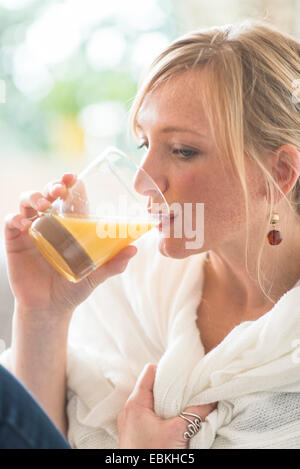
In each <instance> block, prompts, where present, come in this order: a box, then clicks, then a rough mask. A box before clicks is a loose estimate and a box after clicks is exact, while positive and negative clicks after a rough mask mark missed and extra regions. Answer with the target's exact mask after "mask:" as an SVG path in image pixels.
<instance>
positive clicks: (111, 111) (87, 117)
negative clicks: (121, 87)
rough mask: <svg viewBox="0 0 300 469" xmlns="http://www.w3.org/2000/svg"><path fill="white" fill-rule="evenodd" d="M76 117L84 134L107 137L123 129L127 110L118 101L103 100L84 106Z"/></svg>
mask: <svg viewBox="0 0 300 469" xmlns="http://www.w3.org/2000/svg"><path fill="white" fill-rule="evenodd" d="M78 119H79V122H80V124H81V125H82V127H83V129H84V132H85V134H86V135H88V136H92V137H102V138H108V137H113V136H115V135H116V134H117V133H122V132H123V131H124V128H125V124H126V119H127V111H126V109H125V106H124V105H123V104H122V103H120V102H117V101H104V102H101V103H97V104H91V105H90V106H87V107H85V108H84V109H83V110H82V111H81V112H80V114H79V117H78Z"/></svg>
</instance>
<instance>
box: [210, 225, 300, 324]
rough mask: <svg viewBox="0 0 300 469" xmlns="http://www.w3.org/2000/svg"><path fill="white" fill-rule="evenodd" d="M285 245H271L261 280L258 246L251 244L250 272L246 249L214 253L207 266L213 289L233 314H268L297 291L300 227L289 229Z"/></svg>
mask: <svg viewBox="0 0 300 469" xmlns="http://www.w3.org/2000/svg"><path fill="white" fill-rule="evenodd" d="M285 226H286V229H285V231H284V232H282V236H283V241H282V243H281V244H279V245H278V246H271V245H269V244H267V241H266V245H265V247H264V249H263V252H262V255H261V268H260V279H261V283H262V286H263V288H264V291H265V293H266V294H267V296H266V294H265V293H264V292H263V291H262V289H261V287H260V285H259V282H258V279H257V262H258V252H257V244H258V243H252V245H251V244H249V251H248V271H247V268H246V257H245V252H244V251H245V247H244V246H245V245H244V244H243V243H230V244H229V245H227V246H222V247H221V248H220V249H216V250H213V251H210V256H209V261H208V265H207V269H208V277H209V279H210V285H212V286H213V288H214V291H218V294H219V295H220V297H221V298H222V296H223V297H224V298H226V300H228V299H229V298H230V304H231V306H232V309H233V311H234V310H235V311H238V312H239V314H244V315H247V314H249V313H256V312H260V311H261V312H262V314H264V312H266V311H268V310H269V309H271V308H272V306H273V305H274V304H275V303H276V302H277V301H278V300H279V299H280V298H281V296H282V295H283V294H284V293H285V292H287V291H288V290H290V289H291V288H293V286H294V285H295V284H296V283H297V281H298V280H299V278H300V223H299V221H298V220H297V222H296V223H294V224H293V223H292V224H290V227H289V228H288V225H285Z"/></svg>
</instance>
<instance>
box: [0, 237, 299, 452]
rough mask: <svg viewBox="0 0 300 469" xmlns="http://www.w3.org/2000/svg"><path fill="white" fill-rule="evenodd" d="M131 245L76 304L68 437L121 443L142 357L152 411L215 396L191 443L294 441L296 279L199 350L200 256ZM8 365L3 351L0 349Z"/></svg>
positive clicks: (78, 444) (103, 444) (99, 444)
mask: <svg viewBox="0 0 300 469" xmlns="http://www.w3.org/2000/svg"><path fill="white" fill-rule="evenodd" d="M157 242H158V240H157V234H156V233H155V232H150V233H148V234H147V235H145V236H143V237H142V238H141V239H140V240H138V241H137V242H136V245H137V247H138V250H139V252H138V254H137V255H136V256H135V257H134V258H133V259H132V260H131V261H130V263H129V265H128V268H127V269H126V271H125V272H124V273H123V274H121V275H119V276H116V277H113V278H111V279H109V280H107V281H106V282H105V283H104V284H102V285H100V286H99V287H98V288H97V289H96V290H95V292H94V293H93V294H92V295H91V296H90V297H89V298H88V299H87V300H86V301H85V302H84V303H82V304H81V305H80V306H79V307H78V308H77V310H76V312H75V314H74V317H73V319H72V322H71V327H70V333H69V349H68V408H67V410H68V417H69V440H70V443H71V445H72V446H73V447H74V448H118V436H117V425H116V419H117V415H118V414H119V412H120V411H121V410H122V409H123V406H124V403H125V401H126V399H127V397H128V396H129V394H130V393H131V391H132V389H133V387H134V385H135V382H136V380H137V377H138V375H139V373H140V372H141V371H142V369H143V367H144V365H145V364H146V363H157V364H158V368H157V374H156V379H155V384H154V399H155V411H156V413H157V414H158V415H160V416H162V417H164V418H169V417H172V416H175V415H178V414H179V413H180V411H182V410H184V409H185V408H186V407H188V406H189V405H195V404H196V405H197V404H205V403H209V402H215V401H218V407H217V409H216V410H214V411H213V412H212V413H211V414H210V415H209V416H208V417H207V419H206V421H205V423H204V424H203V426H202V429H201V430H200V432H199V433H198V434H197V435H195V436H194V437H193V438H192V439H191V440H190V448H300V281H299V282H298V283H297V285H295V287H294V288H293V289H292V290H290V291H289V292H287V293H286V294H285V295H283V297H282V298H281V299H280V300H279V302H278V303H277V304H276V305H275V306H274V307H273V308H272V310H271V311H269V312H268V313H267V314H265V315H264V316H262V317H261V318H260V319H258V320H256V321H248V322H244V323H242V324H240V325H239V326H237V327H235V328H234V329H233V330H232V331H231V332H230V333H229V334H228V335H227V337H225V339H224V340H223V341H222V342H221V343H220V344H219V345H218V346H217V347H215V348H214V349H213V350H211V351H210V352H209V353H208V354H206V355H205V354H204V349H203V346H202V344H201V339H200V335H199V331H198V329H197V326H196V309H197V306H198V305H199V302H200V298H201V291H202V286H203V263H204V261H205V254H197V255H193V256H190V257H188V258H186V259H181V260H176V259H171V258H167V257H164V256H162V255H161V254H160V253H159V251H158V249H157ZM2 363H3V364H4V365H6V366H7V367H8V368H9V353H6V354H4V355H3V356H2Z"/></svg>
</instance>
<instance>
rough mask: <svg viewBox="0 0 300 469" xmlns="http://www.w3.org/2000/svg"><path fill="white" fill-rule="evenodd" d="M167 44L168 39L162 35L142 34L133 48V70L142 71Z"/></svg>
mask: <svg viewBox="0 0 300 469" xmlns="http://www.w3.org/2000/svg"><path fill="white" fill-rule="evenodd" d="M169 43H170V41H169V39H168V38H167V36H166V35H165V34H163V33H159V32H157V33H146V34H142V35H141V36H140V38H139V39H138V40H137V41H136V44H135V45H134V46H133V51H132V57H131V59H132V66H133V69H136V68H139V69H142V68H144V67H145V66H148V65H150V63H151V62H152V60H154V59H155V57H156V56H157V55H158V54H159V53H160V52H162V50H163V49H164V48H165V47H166V46H167V45H168V44H169Z"/></svg>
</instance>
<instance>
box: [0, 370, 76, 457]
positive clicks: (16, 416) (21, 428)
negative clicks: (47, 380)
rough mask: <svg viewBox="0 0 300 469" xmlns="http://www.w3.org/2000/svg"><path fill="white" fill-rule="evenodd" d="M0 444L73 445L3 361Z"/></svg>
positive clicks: (18, 446) (15, 446)
mask: <svg viewBox="0 0 300 469" xmlns="http://www.w3.org/2000/svg"><path fill="white" fill-rule="evenodd" d="M0 448H1V449H70V448H71V447H70V445H69V444H68V442H67V440H66V439H65V438H64V436H63V435H62V434H61V433H60V432H59V430H58V429H57V428H56V427H55V425H54V424H53V423H52V421H51V420H50V419H49V417H48V416H47V414H46V413H45V412H44V410H43V409H42V408H41V407H40V405H39V404H38V403H37V402H36V401H35V399H34V398H33V397H32V396H31V395H30V393H29V392H28V391H27V390H26V389H25V388H24V386H23V385H22V384H21V383H20V382H19V381H18V380H17V379H16V378H15V377H14V376H13V375H12V374H11V373H9V372H8V371H7V370H6V369H5V368H3V366H1V365H0Z"/></svg>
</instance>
